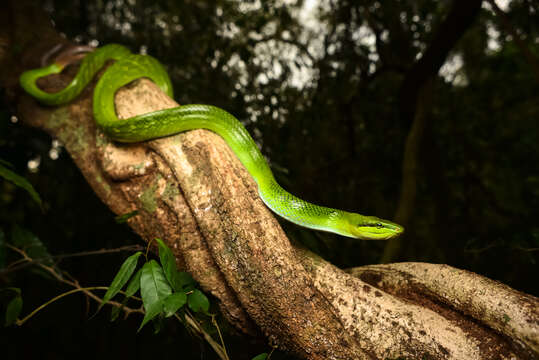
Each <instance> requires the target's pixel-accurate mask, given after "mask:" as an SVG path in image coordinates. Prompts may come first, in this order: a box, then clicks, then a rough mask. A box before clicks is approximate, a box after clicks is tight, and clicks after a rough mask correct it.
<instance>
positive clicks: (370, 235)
mask: <svg viewBox="0 0 539 360" xmlns="http://www.w3.org/2000/svg"><path fill="white" fill-rule="evenodd" d="M108 60H115V62H114V64H113V65H111V66H109V67H108V68H107V69H106V71H105V73H104V74H103V75H102V76H101V78H100V79H99V81H98V83H97V85H96V87H95V90H94V98H93V112H94V117H95V120H96V123H97V124H98V125H99V127H100V128H101V129H102V130H103V132H104V133H105V134H106V135H107V136H109V137H110V138H111V139H113V140H115V141H119V142H140V141H146V140H151V139H155V138H159V137H164V136H169V135H172V134H176V133H179V132H183V131H188V130H193V129H201V128H202V129H207V130H210V131H213V132H215V133H217V134H218V135H219V136H221V137H222V138H223V139H224V140H225V141H226V143H227V144H228V146H230V148H231V149H232V150H233V151H234V153H235V154H236V156H237V157H238V159H239V160H240V161H241V163H242V164H243V165H244V166H245V168H246V169H247V170H248V171H249V173H250V174H251V176H252V177H253V178H254V180H255V181H256V183H257V185H258V191H259V195H260V197H261V199H262V200H263V201H264V203H265V204H266V205H267V206H268V207H269V208H270V209H271V210H272V211H274V212H275V213H276V214H278V215H279V216H281V217H283V218H285V219H287V220H289V221H291V222H294V223H296V224H298V225H301V226H304V227H308V228H312V229H316V230H323V231H329V232H333V233H337V234H340V235H344V236H348V237H353V238H361V239H389V238H392V237H395V236H398V235H399V234H400V233H402V231H403V229H402V227H400V226H399V225H397V224H394V223H392V222H390V221H387V220H382V219H379V218H377V217H374V216H364V215H360V214H356V213H351V212H347V211H343V210H338V209H332V208H328V207H323V206H318V205H314V204H311V203H309V202H307V201H304V200H302V199H300V198H298V197H296V196H294V195H292V194H290V193H289V192H287V191H286V190H284V189H283V188H282V187H281V186H280V185H279V184H278V183H277V182H276V181H275V178H274V176H273V174H272V172H271V169H270V167H269V166H268V164H267V162H266V160H265V159H264V156H263V155H262V154H261V153H260V150H259V149H258V147H257V146H256V144H255V142H254V141H253V139H252V138H251V136H250V135H249V133H248V132H247V130H246V129H245V128H244V127H243V125H242V124H241V122H240V121H238V120H237V119H236V118H235V117H234V116H232V115H231V114H229V113H228V112H226V111H225V110H222V109H220V108H217V107H215V106H211V105H182V106H179V107H176V108H172V109H165V110H160V111H155V112H151V113H147V114H143V115H138V116H134V117H131V118H129V119H124V120H120V119H118V117H117V115H116V111H115V107H114V94H115V92H116V91H117V90H118V89H119V88H121V87H122V86H124V85H126V84H128V83H130V82H132V81H133V80H135V79H138V78H142V77H146V78H149V79H151V80H152V81H153V82H155V83H156V84H157V85H158V86H159V87H160V88H161V90H163V91H164V92H165V93H166V94H168V95H169V96H170V97H172V96H173V95H172V86H171V82H170V79H169V77H168V74H167V72H166V71H165V69H164V68H163V66H162V65H161V64H160V63H159V62H158V61H157V60H156V59H154V58H153V57H151V56H146V55H135V54H132V53H131V52H130V51H129V50H128V49H126V48H125V47H123V46H121V45H115V44H113V45H106V46H104V47H101V48H99V49H97V50H96V51H94V52H91V53H89V54H88V55H86V56H85V58H84V59H83V61H82V63H81V66H80V69H79V71H78V73H77V75H76V76H75V78H74V79H73V80H72V81H71V83H70V84H68V85H67V86H66V87H65V88H64V89H63V90H61V91H59V92H57V93H47V92H45V91H43V90H41V89H39V88H38V87H37V85H36V80H37V79H38V78H40V77H43V76H46V75H49V74H55V73H59V72H61V71H62V69H63V67H64V64H62V63H61V62H56V63H53V64H51V65H49V66H46V67H43V68H39V69H35V70H30V71H27V72H24V73H23V74H22V75H21V78H20V83H21V86H22V87H23V88H24V89H25V90H26V91H27V92H28V93H29V94H31V95H32V96H34V97H35V98H37V99H38V100H39V101H41V102H42V103H44V104H47V105H59V104H64V103H67V102H69V101H71V100H72V99H74V98H75V97H76V96H77V95H78V94H80V92H81V91H82V90H83V88H84V87H85V86H86V85H87V84H88V83H89V82H90V80H91V79H92V78H93V77H94V75H95V73H96V72H97V71H99V70H100V69H101V68H102V67H103V66H104V65H105V63H106V62H107V61H108Z"/></svg>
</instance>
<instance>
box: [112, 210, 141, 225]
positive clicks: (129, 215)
mask: <svg viewBox="0 0 539 360" xmlns="http://www.w3.org/2000/svg"><path fill="white" fill-rule="evenodd" d="M137 214H138V210H133V211H131V212H128V213H127V214H122V215H118V216H116V217H115V218H114V221H116V223H117V224H123V223H125V222H126V221H127V220H129V219H130V218H132V217H133V216H135V215H137Z"/></svg>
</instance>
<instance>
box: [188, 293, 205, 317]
mask: <svg viewBox="0 0 539 360" xmlns="http://www.w3.org/2000/svg"><path fill="white" fill-rule="evenodd" d="M187 305H189V308H190V309H191V310H193V311H194V312H201V313H204V314H208V310H209V309H210V302H209V300H208V298H207V297H206V295H204V293H203V292H202V291H200V290H198V289H195V290H193V292H192V293H191V294H189V296H188V298H187Z"/></svg>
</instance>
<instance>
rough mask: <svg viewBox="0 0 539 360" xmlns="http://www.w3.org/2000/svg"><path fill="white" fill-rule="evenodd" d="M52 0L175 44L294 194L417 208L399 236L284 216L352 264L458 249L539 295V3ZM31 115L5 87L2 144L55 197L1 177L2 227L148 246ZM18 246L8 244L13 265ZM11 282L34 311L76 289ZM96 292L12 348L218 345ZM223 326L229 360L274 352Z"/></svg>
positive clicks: (76, 269)
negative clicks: (113, 314)
mask: <svg viewBox="0 0 539 360" xmlns="http://www.w3.org/2000/svg"><path fill="white" fill-rule="evenodd" d="M41 3H42V6H43V10H44V16H45V15H48V16H50V17H51V19H52V21H53V22H54V24H55V26H56V28H57V29H58V31H60V32H62V33H64V34H65V35H66V37H67V38H69V39H73V40H74V41H77V42H80V43H82V44H91V45H94V46H97V45H103V44H108V43H121V44H124V45H126V46H127V47H129V48H130V49H131V50H132V51H134V52H142V53H148V54H151V55H153V56H154V57H156V58H157V59H159V60H160V61H161V62H162V63H163V64H165V65H166V67H167V69H168V71H169V73H170V75H171V78H172V81H173V83H174V89H175V98H176V100H177V101H178V102H179V103H180V104H187V103H206V104H212V105H216V106H219V107H222V108H224V109H226V110H227V111H229V112H231V113H232V114H234V115H235V116H236V117H237V118H238V119H240V120H241V121H242V122H243V123H244V125H245V126H246V127H247V129H248V130H249V132H250V133H251V134H252V136H253V137H254V138H255V140H256V141H257V143H258V144H259V145H260V146H261V148H262V152H263V153H264V154H265V155H266V156H267V157H268V160H269V161H270V163H271V166H272V169H273V171H274V173H275V175H276V177H277V179H278V181H279V182H280V183H281V184H282V185H283V187H285V188H287V189H288V190H290V191H291V192H292V193H294V194H297V195H299V196H300V197H302V198H304V199H307V200H309V201H312V202H315V203H319V204H323V205H326V206H331V207H336V208H342V209H346V210H352V211H358V212H360V213H363V214H369V215H377V216H380V217H382V218H388V219H392V218H395V217H397V220H398V221H399V220H400V221H401V222H403V223H404V224H405V225H406V233H405V236H404V237H403V238H402V240H401V242H400V244H399V243H394V244H393V245H389V246H388V245H387V244H386V243H385V242H367V241H357V240H352V239H346V238H342V237H338V236H334V235H331V234H326V233H315V232H312V231H309V230H304V229H301V228H298V227H296V226H294V225H290V224H288V223H284V222H283V223H282V224H283V227H284V228H285V230H286V231H287V233H288V234H289V236H290V238H291V239H292V240H293V241H298V242H300V243H302V244H304V245H306V246H307V247H309V248H310V249H312V250H313V251H315V252H317V253H318V254H320V255H321V256H323V257H324V258H326V259H328V260H329V261H331V262H332V263H334V264H336V265H337V266H339V267H353V266H360V265H364V264H372V263H378V262H381V261H384V262H395V261H425V262H431V263H446V264H449V265H452V266H455V267H458V268H462V269H466V270H469V271H473V272H476V273H479V274H481V275H484V276H487V277H489V278H492V279H496V280H499V281H501V282H503V283H505V284H507V285H509V286H511V287H513V288H516V289H518V290H521V291H524V292H527V293H530V294H533V295H536V296H537V295H539V282H538V281H537V270H538V267H537V261H538V260H539V257H538V251H539V222H538V215H539V145H538V144H539V4H538V3H537V2H536V1H532V0H513V1H507V2H501V1H500V2H498V4H500V7H501V10H502V11H503V12H504V13H499V12H497V11H498V10H499V9H497V8H496V7H493V4H492V3H491V2H490V1H484V2H483V3H482V4H481V7H480V8H479V10H478V11H477V12H475V13H474V12H473V11H472V7H473V6H474V3H475V4H477V3H478V2H477V1H469V2H468V3H467V2H466V1H424V0H416V1H411V0H410V1H388V2H382V1H332V0H321V1H301V0H299V1H294V0H290V1H224V0H218V1H207V0H196V1H195V0H193V1H174V0H152V1H140V0H139V1H135V0H115V1H109V0H101V1H82V0H78V1H69V2H65V1H51V0H49V1H43V2H41ZM459 4H460V5H459ZM450 16H453V17H454V21H455V24H457V25H459V21H463V22H466V21H467V20H466V19H469V20H470V23H469V25H462V23H461V24H460V26H461V27H463V26H464V28H465V32H464V34H463V36H462V37H459V39H458V41H456V43H455V44H454V46H453V45H451V47H450V49H445V48H444V45H447V44H450V41H449V40H447V39H448V38H449V39H450V38H451V36H452V35H453V33H452V32H454V31H455V29H454V28H453V27H451V26H449V25H448V24H447V21H446V20H448V18H449V17H450ZM448 50H449V51H448ZM426 54H427V55H429V56H430V55H433V54H434V55H435V56H433V57H429V56H427V55H426ZM436 55H437V56H438V57H436ZM426 56H427V57H426ZM422 59H423V60H424V61H423V62H422ZM437 63H439V64H440V65H441V64H443V65H442V66H441V69H440V70H439V71H438V67H437ZM428 71H431V72H432V74H431V75H429V74H428ZM418 89H419V90H418ZM0 91H1V90H0ZM0 101H4V100H2V98H1V97H0ZM16 115H17V114H16V112H15V110H14V109H13V108H12V107H10V105H9V104H8V103H7V101H4V102H3V103H0V158H1V159H3V160H6V161H8V162H10V163H11V164H13V165H14V167H15V169H16V171H17V172H18V173H19V174H22V175H24V176H26V177H27V178H28V179H29V180H30V181H31V183H32V184H33V185H34V187H35V188H36V190H37V191H38V192H39V194H40V195H41V197H42V199H43V201H44V207H45V211H44V212H41V210H40V209H39V207H38V206H37V205H36V204H35V203H34V202H33V201H32V200H31V198H30V197H29V196H28V195H27V193H25V192H24V191H23V190H21V189H19V188H17V187H15V186H13V185H12V184H11V183H9V182H7V181H4V180H0V227H1V232H0V243H1V242H2V241H11V240H10V239H12V238H13V236H16V234H17V233H18V232H20V231H30V232H31V233H32V234H34V235H35V236H36V237H38V238H39V239H40V240H41V241H42V242H43V243H44V244H45V245H46V246H47V248H48V251H49V252H50V253H52V254H55V255H58V254H69V253H77V252H80V251H87V250H93V249H101V248H116V247H120V246H123V245H126V244H141V240H140V239H139V238H138V237H137V236H136V235H135V234H133V233H132V231H130V229H129V228H128V227H127V226H125V225H119V224H117V223H116V222H115V221H114V214H112V213H111V212H110V211H109V210H108V209H107V208H106V207H105V206H104V205H103V204H101V203H100V201H99V200H98V199H97V197H96V196H95V195H94V194H93V192H92V190H91V189H90V188H89V186H88V185H87V184H86V182H85V180H84V179H83V178H82V176H81V174H80V173H79V171H78V170H77V168H75V166H74V165H73V163H72V161H71V160H70V158H69V155H68V154H67V153H66V152H65V151H63V150H62V147H61V144H57V143H55V142H54V141H53V139H51V138H50V137H48V136H47V135H46V134H44V133H42V132H40V131H38V130H35V129H30V128H27V127H25V126H24V124H21V122H20V121H16V120H17V118H16ZM414 125H415V128H414ZM411 129H415V130H414V132H413V134H414V136H413V137H410V133H411ZM407 144H408V145H407ZM406 149H408V151H409V154H410V156H411V158H406V160H405V150H406ZM403 168H404V169H405V171H404V172H403ZM403 179H404V180H406V181H404V182H403ZM403 184H404V185H403ZM403 194H405V195H403ZM20 229H23V230H20ZM14 234H15V235H14ZM398 245H400V246H398ZM125 256H126V254H125V253H124V254H121V253H120V254H111V255H101V256H88V257H76V258H66V259H64V260H62V261H61V262H60V264H59V266H61V267H62V268H63V269H65V270H67V271H69V273H70V274H71V275H73V276H74V277H75V278H77V279H78V280H79V281H80V282H81V283H82V284H85V285H88V286H91V285H106V284H108V283H109V282H110V280H111V278H112V276H113V274H114V273H115V271H117V268H118V266H119V264H120V263H121V261H123V259H124V258H125ZM16 259H17V256H16V254H13V253H11V252H8V253H7V259H6V258H3V257H2V256H0V267H1V266H5V265H6V264H8V263H10V261H15V260H16ZM25 270H28V269H25ZM8 286H17V287H20V288H21V289H22V293H23V299H24V301H25V303H24V310H23V312H29V311H31V310H32V309H33V308H34V307H36V306H38V305H40V304H41V303H43V302H44V301H46V300H48V299H50V298H51V297H54V296H56V295H57V294H59V293H60V292H62V291H65V290H66V288H65V287H64V286H62V285H59V284H57V283H56V282H54V281H53V280H50V279H45V278H43V277H41V275H40V274H38V273H35V272H32V271H22V270H21V271H17V272H6V271H2V270H0V287H8ZM0 301H4V303H5V301H7V300H6V299H5V296H4V295H3V294H2V293H0ZM91 309H93V304H92V307H90V310H89V309H88V308H87V304H86V302H85V300H84V298H83V297H82V296H73V297H69V298H66V299H64V300H62V301H61V302H59V303H56V304H54V305H52V306H50V307H49V308H48V310H46V311H44V312H43V313H41V314H40V315H39V316H37V317H36V318H35V319H33V320H32V321H30V322H29V323H28V324H26V325H25V326H24V327H23V328H9V329H2V330H0V343H2V345H3V346H2V348H5V346H6V345H7V346H9V347H10V348H11V349H12V350H8V355H9V352H10V351H12V352H13V353H12V354H11V355H13V356H14V357H16V358H34V357H37V356H38V355H39V357H40V358H43V359H49V358H51V359H52V358H54V359H57V358H65V357H68V356H77V355H80V354H84V355H85V356H95V357H98V356H99V357H101V358H112V357H117V356H121V357H128V356H129V357H135V358H137V357H148V356H152V355H154V354H158V356H159V357H160V358H178V356H179V352H181V353H184V355H182V357H181V358H183V359H213V358H214V355H213V353H212V351H211V349H209V348H208V347H207V345H205V344H204V343H203V342H202V341H200V340H198V339H196V338H195V337H193V336H191V335H189V334H188V333H187V332H186V331H185V329H184V328H183V327H182V326H181V325H178V324H172V323H171V324H168V325H167V327H166V329H164V331H163V332H161V333H160V334H159V335H152V332H153V331H152V329H151V328H150V327H147V328H146V329H144V330H143V331H142V332H141V333H140V334H138V335H137V334H136V329H137V327H138V324H139V321H140V320H141V319H139V318H136V317H135V316H133V317H131V318H129V319H128V320H127V321H117V322H115V323H110V322H109V320H108V317H109V314H108V313H107V312H106V311H103V312H102V313H101V314H99V315H98V316H96V317H95V318H93V319H91V320H88V317H89V314H91V313H92V310H91ZM225 327H226V326H225ZM227 334H228V335H227V336H226V343H227V345H228V346H229V351H230V353H231V355H232V358H233V359H250V358H251V357H253V356H254V355H256V354H257V353H260V352H262V351H266V350H268V347H267V346H264V344H246V340H245V339H243V338H241V337H238V336H237V335H235V334H234V333H233V332H229V331H227ZM14 357H10V356H8V357H6V359H7V358H14ZM274 358H275V359H284V358H285V356H284V355H283V354H277V355H275V357H274Z"/></svg>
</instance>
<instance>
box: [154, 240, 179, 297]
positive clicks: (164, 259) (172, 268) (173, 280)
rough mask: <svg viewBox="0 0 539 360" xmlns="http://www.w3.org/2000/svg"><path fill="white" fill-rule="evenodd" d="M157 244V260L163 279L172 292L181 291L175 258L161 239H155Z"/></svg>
mask: <svg viewBox="0 0 539 360" xmlns="http://www.w3.org/2000/svg"><path fill="white" fill-rule="evenodd" d="M155 241H157V243H158V244H159V260H161V265H162V266H163V270H164V272H165V277H166V278H167V280H168V283H169V284H170V286H172V288H173V289H174V291H181V290H182V287H181V283H180V281H179V276H180V272H179V271H178V267H177V265H176V257H175V256H174V254H172V251H170V248H169V247H168V246H167V245H166V244H165V243H164V242H163V240H161V239H155Z"/></svg>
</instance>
